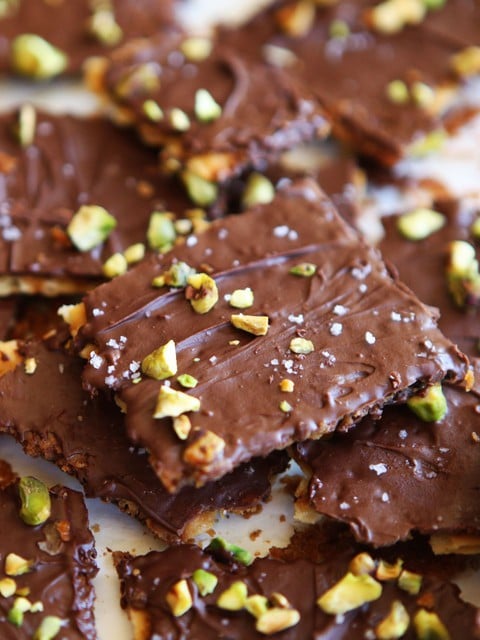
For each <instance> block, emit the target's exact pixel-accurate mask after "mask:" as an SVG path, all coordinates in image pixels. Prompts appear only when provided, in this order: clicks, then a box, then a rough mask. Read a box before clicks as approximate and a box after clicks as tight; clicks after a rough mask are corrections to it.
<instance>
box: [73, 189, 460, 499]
mask: <svg viewBox="0 0 480 640" xmlns="http://www.w3.org/2000/svg"><path fill="white" fill-rule="evenodd" d="M195 241H196V244H194V243H186V244H185V245H184V246H183V247H178V248H176V249H174V250H173V251H172V252H170V254H168V255H166V256H164V257H162V258H157V259H155V260H154V259H152V260H151V261H147V262H145V263H143V264H142V265H140V266H138V267H137V268H135V269H134V270H132V271H131V272H129V273H128V274H126V276H124V277H120V278H117V279H116V280H114V281H112V282H111V283H109V284H107V285H103V286H101V287H99V288H97V289H96V290H95V291H93V292H91V294H89V295H88V296H87V297H86V298H85V304H86V310H87V319H88V322H87V324H86V326H85V327H84V331H83V338H84V340H86V341H87V342H88V343H90V342H95V343H96V352H94V351H92V352H91V353H90V358H89V365H88V366H87V368H86V371H85V374H84V375H85V379H86V381H87V382H88V383H89V384H90V385H93V386H97V387H104V386H105V385H107V386H114V387H121V386H124V385H127V387H126V388H125V389H123V390H122V392H121V396H122V399H123V400H124V402H125V403H126V405H127V417H126V424H127V429H128V432H129V435H130V437H131V438H132V439H133V440H134V441H136V442H139V443H141V444H142V445H143V446H146V447H147V448H148V450H149V452H150V454H151V457H152V462H153V464H154V466H155V469H156V471H157V473H158V474H159V476H160V478H161V479H162V481H163V482H164V484H165V485H166V486H167V487H168V488H169V489H176V488H178V487H179V486H180V485H181V484H183V483H185V482H191V481H192V479H195V482H197V483H203V482H205V481H206V480H208V479H211V478H218V477H220V476H221V475H223V474H224V473H226V472H228V471H229V470H231V469H232V468H234V467H235V466H236V465H237V464H239V463H240V462H243V461H245V460H248V459H249V458H250V457H251V456H257V455H266V454H267V453H269V452H270V451H272V450H273V449H280V448H284V447H287V446H288V445H289V444H291V443H292V442H294V441H298V440H304V439H307V438H318V437H320V436H322V435H324V434H325V433H328V432H330V431H333V430H334V429H335V428H337V427H338V426H344V427H345V428H347V427H348V426H349V425H350V424H351V423H352V422H354V421H355V420H358V419H359V418H360V417H362V416H363V415H365V414H366V413H368V412H371V411H376V410H378V409H380V408H381V407H382V406H383V404H384V403H385V402H388V401H392V400H393V399H394V398H395V397H398V396H399V395H402V396H404V395H405V394H406V395H408V394H409V393H411V392H412V390H413V389H414V388H415V387H416V386H417V385H420V386H423V385H424V384H426V383H429V382H434V381H436V380H439V379H441V378H442V377H443V376H444V375H448V376H453V377H454V378H457V379H458V378H460V379H461V378H462V377H463V375H464V371H465V361H464V359H463V356H460V355H459V353H458V351H457V349H456V348H455V347H454V346H453V345H452V344H451V343H449V342H448V341H446V340H445V339H444V337H443V336H442V335H441V334H440V333H439V331H438V330H437V328H436V324H435V317H434V316H433V315H432V314H431V312H430V310H429V309H427V308H426V307H424V306H423V305H422V304H420V303H419V302H418V300H417V299H416V298H415V296H414V295H413V294H412V293H411V291H409V290H408V289H406V288H405V287H404V286H403V285H402V284H401V283H399V282H398V281H396V280H395V278H392V276H391V274H390V273H389V272H388V270H387V269H386V268H385V265H384V263H383V262H382V260H381V258H380V256H379V254H378V253H377V252H376V251H375V250H373V249H371V248H369V247H367V246H366V245H364V244H363V243H362V242H361V241H359V240H358V239H357V237H356V235H355V233H354V232H353V231H352V230H351V229H350V228H349V227H348V226H347V225H346V223H345V222H343V221H342V220H341V218H340V217H339V216H338V214H337V213H336V212H335V210H334V209H333V207H332V205H331V204H330V202H329V201H328V200H326V199H325V198H324V196H323V195H321V194H320V193H319V192H318V191H317V190H316V189H315V187H314V186H313V184H312V183H308V182H305V183H302V184H301V185H299V184H297V185H296V186H292V187H289V188H288V189H285V190H282V191H281V192H280V193H279V194H278V195H277V198H276V199H275V200H274V201H273V203H271V204H270V205H266V206H263V207H257V208H255V209H253V210H251V211H249V212H246V213H244V214H242V215H241V216H230V217H229V218H226V219H225V220H223V221H215V222H213V223H212V225H211V226H210V228H209V229H208V230H207V231H206V232H204V233H203V234H199V235H198V236H196V237H195ZM174 260H184V261H185V262H187V263H188V264H189V265H190V266H193V267H196V268H201V267H200V265H202V263H203V264H205V263H207V264H209V265H210V267H211V272H212V274H213V277H214V278H215V280H216V283H217V286H218V289H219V301H218V303H217V305H216V306H215V307H214V308H213V309H212V310H211V311H209V312H208V313H206V314H204V315H200V314H197V313H195V312H194V311H193V309H192V308H191V305H190V304H189V302H188V301H187V300H186V299H185V292H184V291H183V290H170V291H166V290H164V291H163V292H160V295H159V293H158V290H155V289H154V288H153V287H152V286H151V282H152V279H153V277H154V276H156V275H158V274H159V273H162V272H163V271H164V270H165V268H168V267H169V266H170V265H171V263H172V262H173V261H174ZM304 262H307V263H314V264H315V265H316V266H317V273H316V274H315V275H313V276H312V277H311V278H308V277H307V278H303V277H298V276H295V275H292V274H291V273H290V269H291V268H292V267H294V266H296V265H298V264H299V263H304ZM245 287H250V288H251V289H252V290H253V293H254V297H255V300H254V304H253V306H252V307H251V308H249V309H248V310H244V313H247V314H251V315H255V316H258V315H267V316H268V317H269V320H270V327H269V330H268V333H267V335H266V336H258V337H254V336H252V335H251V334H249V333H247V332H243V331H240V330H238V329H235V328H234V327H233V326H232V324H231V323H230V317H231V314H232V313H235V312H237V311H238V310H236V309H233V308H232V307H230V306H229V304H228V302H227V301H226V300H225V296H226V295H227V294H231V293H232V291H234V290H236V289H244V288H245ZM125 291H130V292H131V293H132V295H131V296H130V298H129V299H126V298H125V296H124V292H125ZM99 310H100V312H102V311H103V313H99ZM299 337H301V338H303V339H304V340H311V341H312V342H313V344H314V351H313V352H311V353H308V354H307V355H297V354H295V353H294V352H293V351H292V350H291V349H290V348H289V345H290V341H291V340H292V339H294V338H299ZM170 339H172V340H174V341H175V343H176V352H177V360H178V373H179V374H183V373H188V374H190V375H192V376H194V377H195V378H196V379H197V380H198V385H197V386H196V387H195V388H194V389H191V390H189V392H190V394H191V395H193V396H196V397H198V398H200V400H201V408H200V412H199V413H198V414H191V415H190V416H189V417H190V419H191V421H192V425H193V427H201V431H200V433H199V431H198V430H195V429H192V431H191V433H190V436H189V438H188V439H187V441H184V442H182V441H180V440H179V439H178V438H177V436H176V435H175V433H174V431H173V429H172V427H171V420H170V419H168V418H167V419H163V420H155V419H154V418H153V413H154V408H155V404H156V398H157V395H158V392H159V389H160V386H161V384H160V383H159V382H157V381H154V380H152V379H148V378H144V379H143V380H142V381H140V382H139V384H134V385H131V384H130V386H128V385H129V380H131V379H135V378H136V377H139V369H140V363H141V361H142V360H143V358H144V357H145V356H147V355H148V354H149V353H151V352H152V351H153V350H154V349H156V348H158V347H159V346H161V345H163V344H165V343H166V342H168V341H169V340H170ZM232 341H234V342H232ZM284 378H290V379H291V380H292V381H293V382H294V384H295V389H294V392H293V393H282V392H281V391H280V389H279V382H280V381H281V380H282V379H284ZM171 385H172V388H176V389H179V390H181V389H182V388H181V387H180V386H179V384H178V383H177V382H176V380H175V379H173V378H172V379H171ZM283 401H287V402H288V403H289V404H290V405H291V409H288V408H287V410H286V411H282V408H281V406H282V405H281V403H282V402H283ZM204 431H210V432H213V433H215V434H216V435H217V436H219V437H220V438H222V440H223V441H224V449H223V452H222V453H221V454H220V455H219V456H218V457H217V458H215V459H214V460H212V461H210V464H208V465H205V466H204V465H202V464H199V465H198V466H197V467H195V466H194V465H193V464H192V465H189V464H187V463H186V462H185V461H184V458H183V457H184V452H185V450H186V448H188V447H189V446H190V445H192V443H193V442H194V440H195V439H196V436H198V435H201V433H203V432H204Z"/></svg>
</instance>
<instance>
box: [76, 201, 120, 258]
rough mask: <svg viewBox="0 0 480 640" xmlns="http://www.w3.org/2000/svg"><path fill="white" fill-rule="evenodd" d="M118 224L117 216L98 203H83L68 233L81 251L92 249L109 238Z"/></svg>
mask: <svg viewBox="0 0 480 640" xmlns="http://www.w3.org/2000/svg"><path fill="white" fill-rule="evenodd" d="M116 226H117V221H116V220H115V218H114V217H113V216H112V215H110V214H109V213H108V211H107V210H106V209H104V208H103V207H100V206H98V205H83V206H82V207H80V209H79V210H78V211H77V212H76V213H75V214H74V215H73V217H72V219H71V220H70V222H69V224H68V227H67V234H68V237H69V238H70V240H71V241H72V243H73V244H74V245H75V247H76V248H77V249H78V250H79V251H90V250H91V249H93V248H94V247H96V246H98V245H99V244H101V243H102V242H103V241H104V240H106V239H107V238H108V236H109V235H110V233H111V232H112V231H113V230H114V229H115V227H116Z"/></svg>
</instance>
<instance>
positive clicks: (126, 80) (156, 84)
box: [115, 62, 160, 98]
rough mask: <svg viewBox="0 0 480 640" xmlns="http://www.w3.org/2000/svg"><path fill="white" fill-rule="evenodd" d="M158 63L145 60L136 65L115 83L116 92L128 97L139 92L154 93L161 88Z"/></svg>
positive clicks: (122, 96) (118, 94)
mask: <svg viewBox="0 0 480 640" xmlns="http://www.w3.org/2000/svg"><path fill="white" fill-rule="evenodd" d="M158 73H159V71H158V65H157V64H155V63H154V62H144V63H143V64H139V65H138V66H136V67H134V69H133V70H131V71H129V72H128V73H127V74H125V76H124V77H123V78H122V79H121V80H120V82H118V83H117V84H116V85H115V93H116V94H117V96H118V97H120V98H128V97H129V96H131V95H133V94H136V93H138V92H142V93H152V92H154V91H158V89H159V88H160V78H159V77H158Z"/></svg>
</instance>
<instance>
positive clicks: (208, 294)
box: [185, 273, 218, 314]
mask: <svg viewBox="0 0 480 640" xmlns="http://www.w3.org/2000/svg"><path fill="white" fill-rule="evenodd" d="M185 297H186V298H187V300H189V301H190V304H191V305H192V309H193V310H194V311H195V313H199V314H204V313H208V312H209V311H210V310H211V309H213V307H214V306H215V305H216V304H217V302H218V289H217V284H216V282H215V280H214V279H213V278H211V277H210V276H209V275H207V274H206V273H194V274H193V275H191V276H188V278H187V288H186V289H185Z"/></svg>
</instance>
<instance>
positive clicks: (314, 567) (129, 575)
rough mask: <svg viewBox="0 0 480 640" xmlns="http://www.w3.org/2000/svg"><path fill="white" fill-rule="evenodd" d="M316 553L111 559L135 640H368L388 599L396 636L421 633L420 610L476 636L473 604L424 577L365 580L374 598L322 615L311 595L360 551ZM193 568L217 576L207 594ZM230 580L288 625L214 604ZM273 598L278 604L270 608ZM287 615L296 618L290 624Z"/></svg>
mask: <svg viewBox="0 0 480 640" xmlns="http://www.w3.org/2000/svg"><path fill="white" fill-rule="evenodd" d="M323 551H324V554H325V556H324V558H323V561H320V562H319V563H314V562H312V561H311V560H306V559H297V560H293V561H289V562H288V561H287V562H283V561H281V560H278V559H273V558H257V559H256V560H255V561H254V562H253V564H251V565H250V566H249V567H245V566H242V565H240V564H238V563H235V562H233V561H232V562H230V563H229V562H228V559H226V558H223V559H219V558H218V557H217V558H215V556H214V554H213V553H209V552H208V550H206V551H201V550H200V549H198V548H197V547H194V546H187V545H180V546H176V547H171V548H170V549H168V550H166V551H164V552H156V551H153V552H151V553H149V554H147V555H145V556H139V557H136V558H134V557H132V556H130V555H129V554H125V553H115V554H114V561H115V564H116V568H117V572H118V574H119V576H120V579H121V603H122V606H123V607H124V608H126V609H127V612H128V614H129V616H130V619H131V621H132V623H133V626H134V638H135V640H149V639H153V638H157V637H162V638H163V637H165V638H166V637H171V638H180V637H181V638H212V639H213V638H218V637H219V635H221V634H222V633H223V634H224V635H225V636H228V637H229V638H232V639H234V638H264V637H265V636H266V635H268V636H269V637H272V638H277V637H278V638H280V637H281V638H289V639H291V640H293V639H296V638H299V639H300V638H301V639H304V638H316V639H318V640H321V639H327V638H328V639H329V640H331V639H332V638H346V637H348V638H352V639H356V638H362V639H364V638H369V637H372V638H375V637H379V636H378V635H377V633H376V632H378V627H379V625H380V623H382V622H383V621H384V620H385V619H386V618H388V617H389V614H390V612H391V608H392V605H393V604H394V602H396V603H397V604H396V605H395V607H396V608H397V609H398V608H401V609H402V612H404V613H405V614H406V616H405V617H406V622H405V629H404V632H403V633H402V635H401V637H402V638H407V639H413V638H418V637H421V636H419V635H417V634H416V632H415V630H414V624H415V622H414V621H415V620H416V619H417V618H416V617H417V616H418V614H419V611H421V610H422V609H423V610H424V611H425V610H428V612H429V613H430V614H432V617H433V618H434V619H435V620H436V621H438V623H440V624H441V625H443V626H444V628H445V629H446V631H447V632H446V634H445V635H444V637H452V638H454V637H469V638H474V637H477V634H478V633H479V631H480V629H479V623H478V612H477V609H476V608H475V607H474V606H472V605H470V604H466V603H465V602H463V601H462V600H461V599H460V597H459V590H458V587H456V586H454V585H453V584H451V583H450V582H448V581H447V580H445V579H442V578H439V577H435V576H431V575H422V576H418V578H419V581H420V584H419V592H418V593H417V594H416V595H413V594H410V593H407V591H405V590H404V589H402V588H400V587H399V586H398V581H397V579H395V578H394V579H390V580H382V579H375V578H373V577H370V578H369V579H370V580H375V583H376V588H377V589H378V591H379V592H380V593H379V595H378V597H377V599H376V600H373V601H371V602H368V603H367V602H365V600H363V601H362V599H361V598H360V599H359V604H358V606H357V607H353V609H352V610H351V611H348V612H345V613H339V614H338V615H335V614H334V613H333V614H329V613H325V612H324V611H323V610H322V609H321V608H320V607H319V606H318V605H317V604H316V602H317V599H318V598H320V597H321V596H322V595H324V594H325V592H327V590H329V589H330V588H332V587H333V586H334V585H336V584H337V583H338V582H339V581H340V580H341V579H342V578H343V577H344V576H345V575H346V574H347V572H348V571H349V568H350V567H349V564H350V562H351V561H352V560H353V558H354V557H355V556H356V555H357V554H358V553H359V552H361V551H362V549H361V548H358V547H357V548H355V546H354V545H351V548H350V550H349V551H346V552H345V551H342V552H338V551H337V548H336V545H335V543H333V544H330V545H329V546H327V545H325V546H324V550H323ZM370 559H371V561H372V565H373V566H372V574H374V575H375V574H376V573H377V575H378V568H379V565H380V562H379V561H378V559H377V558H376V557H372V556H370ZM400 559H401V560H403V559H404V557H401V558H400ZM405 566H408V567H409V569H410V571H411V572H414V571H415V565H414V566H413V567H412V566H411V565H409V563H408V559H406V563H405ZM199 569H203V571H206V572H208V573H210V574H212V575H213V576H215V578H216V579H217V580H218V582H217V583H216V586H214V590H213V592H212V593H208V594H207V595H201V592H200V590H199V588H198V586H197V584H196V582H195V578H194V577H193V575H194V572H195V571H197V570H199ZM401 570H402V569H399V571H398V573H400V571H401ZM417 572H418V569H417ZM397 577H398V576H397ZM363 579H365V576H364V577H363ZM183 581H184V582H183ZM234 583H237V587H238V583H241V584H240V586H241V587H242V585H243V589H244V590H245V591H247V593H248V596H254V595H256V596H261V597H264V598H265V599H266V601H267V602H268V605H266V606H269V607H272V608H271V611H272V610H273V611H274V612H275V614H279V616H281V617H282V618H285V619H287V618H290V619H291V626H289V627H288V628H287V627H285V626H284V627H282V626H279V627H277V629H278V632H277V633H275V631H274V630H273V628H272V627H269V626H268V625H267V627H266V628H267V629H268V630H264V632H263V633H262V632H261V631H259V630H257V628H256V625H261V624H262V622H263V621H265V618H264V619H263V621H262V617H261V616H260V617H258V618H257V619H256V618H255V616H254V615H253V614H252V613H249V612H248V611H247V609H246V608H245V603H243V604H242V602H240V604H239V605H238V607H237V609H236V610H233V611H232V610H227V606H225V608H222V607H220V606H219V604H218V601H219V598H220V596H221V594H223V593H224V592H225V591H226V590H227V589H229V588H230V587H231V586H232V584H234ZM178 584H182V585H184V586H186V589H187V593H188V594H189V596H190V598H189V599H190V600H191V606H190V608H188V605H185V608H187V610H186V611H185V612H184V613H183V614H177V615H174V613H172V609H173V607H174V606H175V598H172V592H173V587H174V586H175V585H178ZM234 590H235V587H234ZM238 591H239V589H238ZM355 591H356V587H354V588H352V591H351V592H350V593H349V595H352V594H354V593H355ZM167 598H168V599H167ZM187 599H188V596H187ZM279 601H280V602H282V604H280V605H278V602H279ZM220 603H222V601H221V600H220ZM274 603H275V605H276V607H275V606H274ZM362 605H363V606H362ZM399 605H401V606H399ZM232 608H234V607H232ZM270 615H271V614H270ZM421 615H422V614H421ZM293 620H297V622H296V624H295V623H293V622H292V621H293ZM393 629H394V630H396V631H397V637H400V636H399V635H398V627H397V626H396V625H394V626H393ZM385 637H392V636H385ZM393 637H395V636H393ZM426 637H427V636H426Z"/></svg>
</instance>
